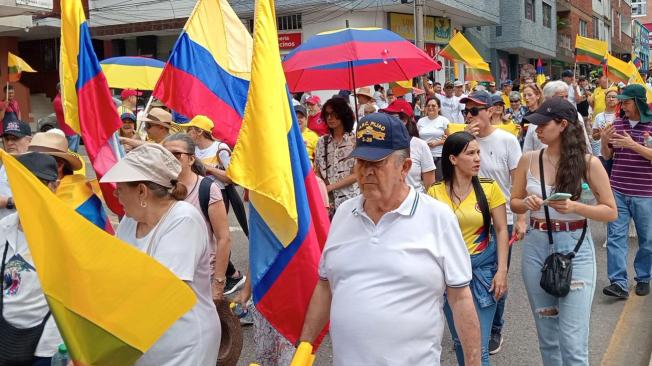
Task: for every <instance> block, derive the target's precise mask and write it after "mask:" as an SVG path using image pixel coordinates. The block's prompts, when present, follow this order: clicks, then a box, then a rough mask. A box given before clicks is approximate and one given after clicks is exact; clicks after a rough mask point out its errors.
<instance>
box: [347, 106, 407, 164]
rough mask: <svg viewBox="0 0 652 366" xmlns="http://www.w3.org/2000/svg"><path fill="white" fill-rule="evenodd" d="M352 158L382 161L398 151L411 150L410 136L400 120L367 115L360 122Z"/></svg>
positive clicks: (388, 116) (390, 116) (380, 114)
mask: <svg viewBox="0 0 652 366" xmlns="http://www.w3.org/2000/svg"><path fill="white" fill-rule="evenodd" d="M355 137H356V139H355V149H353V151H352V152H351V155H350V156H351V157H353V158H357V159H361V160H366V161H381V160H383V159H385V158H387V157H388V156H389V155H390V154H391V153H393V152H394V151H397V150H403V149H409V148H410V134H409V133H408V130H407V128H406V127H405V125H404V124H403V122H401V121H400V120H399V119H398V118H396V117H394V116H392V115H389V114H385V113H372V114H369V115H366V116H364V117H362V119H360V121H359V122H358V130H357V131H356V134H355Z"/></svg>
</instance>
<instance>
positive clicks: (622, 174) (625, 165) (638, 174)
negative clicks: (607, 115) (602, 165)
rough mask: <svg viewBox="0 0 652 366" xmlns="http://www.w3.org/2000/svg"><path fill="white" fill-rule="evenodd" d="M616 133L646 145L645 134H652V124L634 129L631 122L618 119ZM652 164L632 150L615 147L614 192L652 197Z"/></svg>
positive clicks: (612, 181) (640, 125) (612, 180)
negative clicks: (625, 134)
mask: <svg viewBox="0 0 652 366" xmlns="http://www.w3.org/2000/svg"><path fill="white" fill-rule="evenodd" d="M614 127H615V128H616V132H617V133H618V134H620V135H624V132H627V133H628V134H629V135H630V136H631V137H632V139H634V141H636V143H638V144H641V145H644V139H643V133H645V132H648V133H650V134H652V122H649V123H641V122H639V123H638V124H636V126H634V127H633V128H632V126H631V124H630V123H629V120H627V119H625V118H617V119H616V120H615V121H614ZM650 182H652V162H651V161H650V160H647V159H646V158H644V157H643V156H641V155H640V154H638V153H636V152H634V151H633V150H631V149H624V148H616V147H614V156H613V168H612V171H611V187H612V188H613V190H614V191H617V192H619V193H622V194H625V195H628V196H638V197H652V185H651V184H650Z"/></svg>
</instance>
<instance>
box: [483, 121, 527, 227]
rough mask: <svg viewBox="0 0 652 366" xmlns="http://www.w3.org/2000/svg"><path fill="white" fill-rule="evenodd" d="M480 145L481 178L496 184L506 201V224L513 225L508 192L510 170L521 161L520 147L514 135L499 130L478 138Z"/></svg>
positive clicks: (510, 182) (510, 178)
mask: <svg viewBox="0 0 652 366" xmlns="http://www.w3.org/2000/svg"><path fill="white" fill-rule="evenodd" d="M477 140H478V144H479V145H480V173H479V175H480V176H481V177H485V178H491V179H493V180H495V181H496V183H498V185H499V186H500V190H501V191H503V194H504V195H505V198H506V199H507V204H506V208H507V224H508V225H512V224H513V223H514V217H513V214H512V210H511V209H510V207H509V197H510V194H511V193H510V191H511V189H512V176H511V173H510V172H511V170H514V169H516V166H518V161H519V160H520V159H521V145H520V144H519V143H518V140H517V139H516V137H515V136H514V135H512V134H511V133H509V132H507V131H503V130H501V129H499V128H497V129H495V130H494V132H492V133H491V134H490V135H489V136H486V137H478V138H477Z"/></svg>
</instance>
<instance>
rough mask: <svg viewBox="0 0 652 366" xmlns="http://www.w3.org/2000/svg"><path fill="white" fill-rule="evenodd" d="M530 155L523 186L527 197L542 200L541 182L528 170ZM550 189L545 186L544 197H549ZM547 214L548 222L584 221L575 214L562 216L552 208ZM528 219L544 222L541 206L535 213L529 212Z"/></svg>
mask: <svg viewBox="0 0 652 366" xmlns="http://www.w3.org/2000/svg"><path fill="white" fill-rule="evenodd" d="M532 155H534V154H532ZM532 155H530V164H529V166H528V170H527V185H526V186H525V189H526V190H527V193H528V195H535V196H537V197H542V198H543V196H542V194H541V181H540V180H539V178H537V177H535V176H534V174H532V171H531V170H530V167H531V166H532ZM552 188H553V187H552V186H550V185H547V184H546V197H550V195H551V194H552V193H553V191H552ZM548 213H549V214H550V220H560V221H578V220H584V217H583V216H580V215H578V214H575V213H572V214H563V213H560V212H558V211H557V210H555V209H554V208H552V207H548ZM530 217H532V218H534V219H537V220H545V219H546V213H545V212H544V211H543V206H541V208H540V209H539V210H537V211H531V212H530Z"/></svg>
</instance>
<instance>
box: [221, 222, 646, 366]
mask: <svg viewBox="0 0 652 366" xmlns="http://www.w3.org/2000/svg"><path fill="white" fill-rule="evenodd" d="M229 225H230V227H231V230H232V232H231V234H232V240H233V244H232V252H233V256H232V260H233V262H234V264H235V265H236V267H237V268H238V269H240V270H243V271H245V270H246V268H247V267H248V265H247V255H248V254H247V253H248V249H247V240H246V237H245V236H244V234H243V233H242V231H241V230H240V228H239V226H238V224H237V222H236V221H235V217H234V216H233V214H232V213H230V214H229ZM605 228H606V225H604V224H601V223H592V224H591V232H592V236H593V239H594V247H595V252H596V258H597V269H598V271H597V286H596V291H595V296H594V299H593V308H592V310H591V336H590V346H589V355H590V363H591V365H605V366H611V365H614V366H616V365H625V364H626V365H627V366H638V365H641V366H652V364H650V354H651V353H652V296H647V297H644V298H642V297H639V296H636V295H635V294H634V292H633V288H632V289H631V290H630V299H629V300H627V301H618V300H612V299H611V298H608V297H606V296H604V295H602V288H603V287H604V286H607V285H608V284H609V282H608V280H607V273H606V271H607V250H606V248H603V247H602V243H603V242H604V239H605ZM630 248H631V249H630V256H629V263H630V270H629V273H630V275H631V276H632V277H633V269H632V268H631V263H632V261H633V258H634V254H635V249H636V248H637V242H636V240H635V239H632V240H631V241H630ZM521 253H522V248H521V246H520V245H519V243H516V244H515V246H514V248H513V253H512V261H511V268H510V272H509V298H508V300H507V306H506V311H505V329H504V337H505V342H504V344H503V349H502V351H501V352H500V353H498V354H497V355H494V356H491V362H492V364H494V365H508V366H512V365H513V366H517V365H518V366H521V365H541V364H542V362H541V357H540V354H539V349H538V342H537V335H536V329H535V326H534V318H533V316H532V313H531V310H530V305H529V303H528V299H527V294H526V292H525V288H524V286H523V280H522V278H521ZM632 281H633V280H632ZM632 285H633V284H632ZM628 303H632V304H636V306H631V308H632V309H631V310H629V311H627V310H626V314H625V316H623V319H621V314H622V313H623V309H624V308H625V306H626V304H628ZM619 323H620V324H619ZM612 336H613V338H614V340H613V341H612ZM619 341H622V342H624V343H625V344H618V343H619ZM442 348H443V350H442V357H441V359H442V362H441V364H442V366H454V365H457V362H456V360H455V353H454V352H453V349H452V342H451V338H450V333H449V331H448V329H446V330H445V331H444V336H443V344H442ZM255 361H256V360H255V357H254V343H253V328H252V327H251V326H250V327H245V329H244V348H243V350H242V355H241V357H240V361H239V362H238V365H243V366H248V365H249V364H250V363H253V362H255ZM331 364H332V349H331V343H330V339H329V338H328V337H326V339H325V341H324V343H323V344H322V346H321V347H320V349H319V352H318V354H317V358H316V361H315V365H316V366H326V365H331Z"/></svg>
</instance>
